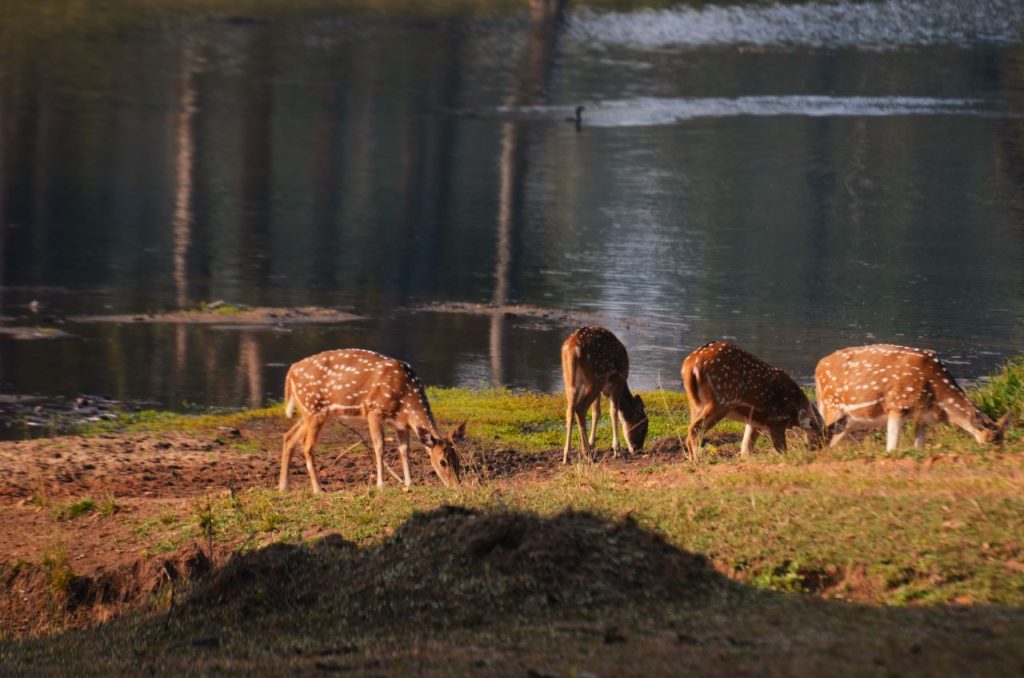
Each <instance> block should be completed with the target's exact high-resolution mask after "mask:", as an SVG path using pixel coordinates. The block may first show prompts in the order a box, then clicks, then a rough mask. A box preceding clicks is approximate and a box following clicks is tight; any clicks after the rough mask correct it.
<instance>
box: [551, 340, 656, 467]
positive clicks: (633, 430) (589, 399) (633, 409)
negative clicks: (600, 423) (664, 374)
mask: <svg viewBox="0 0 1024 678" xmlns="http://www.w3.org/2000/svg"><path fill="white" fill-rule="evenodd" d="M628 377H629V355H628V354H627V353H626V347H625V346H623V345H622V342H620V341H619V340H618V339H617V338H616V337H615V335H614V334H612V333H611V332H609V331H608V330H606V329H604V328H603V327H581V328H579V329H578V330H576V331H574V332H573V333H572V334H570V335H569V338H568V339H566V340H565V342H563V343H562V381H563V383H564V384H565V399H566V408H565V449H564V450H563V451H562V463H563V464H568V463H569V446H570V444H571V442H572V427H573V422H574V421H576V422H577V423H578V424H579V430H580V450H581V451H582V452H583V455H584V456H585V457H587V458H590V456H591V451H592V449H593V447H594V443H595V441H596V440H597V420H598V419H599V418H600V417H601V394H602V393H603V394H604V395H606V396H608V402H609V403H610V405H609V407H610V409H611V417H612V453H613V454H614V455H615V456H618V455H619V432H618V426H619V425H621V426H622V434H623V435H624V436H625V438H626V446H627V447H628V448H629V451H630V453H634V452H637V451H638V450H640V449H642V448H643V446H644V439H645V438H646V437H647V414H646V413H645V412H644V401H643V400H642V399H641V398H640V396H638V395H634V394H632V393H630V391H629V385H628V384H627V383H626V379H627V378H628ZM588 408H589V409H590V437H589V439H588V438H587V437H586V435H585V430H584V429H585V427H584V425H583V417H584V415H585V413H586V411H587V409H588Z"/></svg>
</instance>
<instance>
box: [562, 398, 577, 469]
mask: <svg viewBox="0 0 1024 678" xmlns="http://www.w3.org/2000/svg"><path fill="white" fill-rule="evenodd" d="M566 399H567V400H568V401H569V404H568V405H566V406H565V449H564V450H562V463H563V464H568V463H569V445H570V444H572V426H573V421H574V420H575V418H576V412H575V409H574V408H573V402H572V394H567V395H566Z"/></svg>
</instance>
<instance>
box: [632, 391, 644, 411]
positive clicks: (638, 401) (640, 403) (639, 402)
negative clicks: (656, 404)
mask: <svg viewBox="0 0 1024 678" xmlns="http://www.w3.org/2000/svg"><path fill="white" fill-rule="evenodd" d="M634 402H635V403H636V406H637V407H639V408H643V406H644V399H643V398H641V397H640V394H639V393H638V394H637V396H636V399H635V400H634Z"/></svg>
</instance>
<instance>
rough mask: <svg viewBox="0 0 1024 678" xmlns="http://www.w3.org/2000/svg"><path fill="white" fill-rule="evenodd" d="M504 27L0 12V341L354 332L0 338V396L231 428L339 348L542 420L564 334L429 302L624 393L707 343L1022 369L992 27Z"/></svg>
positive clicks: (1006, 27) (552, 18)
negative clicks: (133, 318)
mask: <svg viewBox="0 0 1024 678" xmlns="http://www.w3.org/2000/svg"><path fill="white" fill-rule="evenodd" d="M46 5H47V3H41V6H46ZM49 5H50V6H57V5H61V3H49ZM525 6H526V3H523V9H522V11H520V12H517V11H516V10H511V11H496V12H491V13H487V12H482V13H481V12H477V13H469V12H462V11H460V10H458V9H455V10H449V9H446V8H445V7H444V6H443V5H442V6H441V7H439V8H434V9H433V10H431V9H429V8H428V10H425V11H417V12H416V13H415V14H412V13H410V14H403V13H402V11H400V10H395V11H392V12H373V11H367V10H365V9H360V8H358V7H354V8H352V9H347V10H334V11H332V12H331V13H327V12H326V11H324V10H322V9H319V8H315V9H314V10H310V11H299V10H290V11H277V12H268V13H266V15H263V14H260V15H256V16H255V17H229V18H227V19H224V18H217V17H216V16H215V15H213V14H211V15H209V16H193V15H183V14H169V13H156V14H152V15H140V14H137V13H132V12H129V13H128V14H127V17H123V16H121V15H120V14H118V15H117V16H115V17H112V18H110V19H109V20H108V19H107V18H105V17H104V19H103V20H102V21H100V20H88V19H87V18H82V17H76V16H74V15H73V13H72V12H71V10H68V15H67V16H65V15H62V14H61V13H60V12H49V13H47V12H44V11H42V10H39V11H33V10H32V9H31V8H29V9H26V8H8V9H3V10H0V19H2V20H0V26H3V28H0V37H2V38H3V39H2V40H0V285H2V286H0V317H3V318H4V319H3V320H2V322H3V324H4V325H6V326H11V325H36V324H39V325H43V326H47V325H52V324H53V323H54V322H55V321H56V320H59V319H63V318H67V317H69V316H72V315H76V314H82V313H86V314H96V313H144V312H152V311H159V310H171V309H177V308H187V307H191V306H195V305H197V304H199V303H201V302H204V301H212V300H215V299H222V300H225V301H228V302H231V303H241V304H250V305H277V306H293V305H310V304H318V305H325V306H337V307H341V308H345V309H349V310H351V311H353V312H355V313H357V314H359V315H360V316H362V319H361V320H357V321H353V322H351V323H344V324H338V325H335V326H327V327H324V326H310V327H289V328H251V327H250V328H241V329H239V328H229V327H213V328H211V327H206V326H183V325H166V326H161V325H148V324H147V325H134V324H127V325H123V326H112V325H106V324H79V323H74V322H64V323H63V324H61V325H59V326H60V327H61V329H63V330H65V331H66V332H69V333H70V334H72V335H73V336H71V337H68V338H60V339H53V340H48V341H20V340H16V339H14V338H12V337H10V336H7V335H4V334H0V393H31V394H38V395H43V396H58V395H63V396H73V395H75V394H77V393H100V394H103V395H106V396H110V397H114V398H118V399H125V400H151V401H155V402H158V403H161V404H162V405H164V406H168V407H181V406H182V404H183V403H197V404H200V405H229V406H240V405H250V404H258V403H260V402H264V401H265V400H266V398H268V397H280V388H281V386H280V383H281V379H282V376H283V373H284V370H285V369H286V366H287V365H288V364H289V363H291V362H293V361H295V360H297V359H299V358H301V357H303V356H305V355H308V354H310V353H313V352H316V351H319V350H322V349H326V348H334V347H343V346H365V347H369V348H374V349H377V350H380V351H383V352H385V353H390V354H393V355H396V356H400V357H402V358H405V359H408V360H410V361H411V362H413V364H414V365H415V366H416V367H417V369H418V370H419V372H420V373H421V375H422V376H423V377H424V379H425V380H427V381H428V382H429V383H432V384H442V385H464V386H481V385H508V386H511V387H514V388H537V389H543V390H557V389H558V388H560V375H559V374H558V368H559V365H558V357H557V356H558V346H559V343H560V342H561V340H562V338H564V336H565V335H566V334H567V332H568V331H569V330H570V329H571V326H572V324H573V323H572V322H568V321H560V320H557V319H556V320H549V319H543V318H540V319H538V318H533V317H529V316H508V315H506V314H504V313H490V314H486V313H485V314H478V315H467V314H460V313H435V312H416V311H413V310H411V309H414V308H418V307H420V306H422V305H423V304H429V303H435V302H442V303H443V302H473V303H485V304H491V303H493V304H529V305H535V306H540V307H545V308H552V309H563V310H566V311H570V312H576V313H580V314H586V315H587V317H592V318H594V319H596V320H597V321H599V322H602V323H604V324H606V325H607V326H609V327H611V328H612V329H613V330H615V331H616V332H618V333H619V334H620V336H621V337H622V338H623V340H624V341H625V343H626V344H627V346H628V347H629V348H630V350H631V359H632V379H631V381H633V382H635V386H637V387H640V388H650V387H655V386H665V387H670V388H678V367H679V362H680V361H681V359H682V357H683V356H684V355H685V354H686V352H688V351H689V350H691V349H692V348H694V347H696V346H698V345H700V344H702V343H704V342H706V341H709V340H712V339H718V338H727V339H732V340H734V341H736V342H738V343H740V344H741V345H743V346H745V347H747V348H748V349H750V350H753V351H755V352H756V353H758V354H759V355H761V356H762V357H764V358H765V359H767V360H769V361H771V362H774V363H776V364H779V365H781V366H783V367H785V368H787V369H789V370H791V371H792V372H793V373H794V375H795V376H796V377H797V378H798V379H799V380H801V381H805V382H806V381H808V380H809V379H810V375H811V374H812V372H813V369H814V364H815V363H816V361H817V360H818V359H819V358H820V357H821V356H823V355H825V354H826V353H828V352H830V351H832V350H834V349H836V348H839V347H841V346H847V345H852V344H859V343H866V342H873V341H892V342H897V343H905V344H912V345H920V346H928V347H933V348H936V349H938V350H939V351H940V352H941V353H942V355H943V356H944V357H945V358H946V359H947V362H949V363H951V367H952V368H953V371H954V373H956V374H957V375H959V376H962V377H965V378H977V377H979V376H981V375H984V374H986V373H988V372H989V371H991V370H992V369H994V368H995V367H996V366H997V365H998V364H999V363H1000V362H1001V361H1002V360H1004V359H1005V358H1007V357H1008V356H1010V355H1014V354H1017V353H1021V352H1022V351H1024V267H1022V266H1021V263H1020V262H1021V261H1024V229H1022V226H1021V225H1022V221H1024V191H1022V186H1024V6H1022V5H1021V4H1020V3H1019V2H1014V1H1010V0H1006V1H1001V0H984V1H981V2H975V3H960V2H953V1H952V0H918V1H910V0H903V1H901V0H892V1H890V2H835V3H816V2H801V3H772V4H764V3H749V4H744V3H734V4H728V5H725V4H714V5H701V6H691V5H686V4H678V5H672V4H667V5H659V6H658V7H656V8H641V9H636V10H633V11H618V10H615V9H608V8H607V7H602V6H595V7H586V6H578V5H572V4H566V5H564V6H563V7H561V8H559V7H557V6H552V7H551V8H550V11H547V12H544V11H539V10H538V11H534V12H533V13H531V12H529V11H527V10H526V7H525ZM435 10H436V11H435ZM4 13H7V14H8V16H4ZM577 105H583V106H585V107H586V110H585V112H584V116H583V121H584V122H583V125H582V128H581V130H580V131H577V130H576V129H575V126H574V125H573V124H572V123H571V122H566V121H565V118H566V116H570V115H571V113H572V110H573V109H574V108H575V107H576V106H577ZM33 301H35V302H37V303H36V304H33V305H32V306H31V307H30V304H31V302H33Z"/></svg>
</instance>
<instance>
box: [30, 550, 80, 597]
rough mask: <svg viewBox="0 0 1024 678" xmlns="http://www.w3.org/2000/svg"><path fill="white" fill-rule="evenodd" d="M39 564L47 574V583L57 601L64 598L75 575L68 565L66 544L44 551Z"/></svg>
mask: <svg viewBox="0 0 1024 678" xmlns="http://www.w3.org/2000/svg"><path fill="white" fill-rule="evenodd" d="M39 564H40V565H42V567H43V571H44V572H45V573H46V583H47V585H48V586H49V588H50V594H51V595H52V596H53V597H54V598H55V599H61V598H64V597H65V596H66V595H67V593H68V590H69V588H70V586H71V580H72V579H74V577H75V573H74V572H73V571H72V570H71V565H69V564H68V549H67V546H65V545H64V544H55V545H53V546H51V547H50V548H48V549H46V550H45V551H43V554H42V557H41V558H40V561H39Z"/></svg>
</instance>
